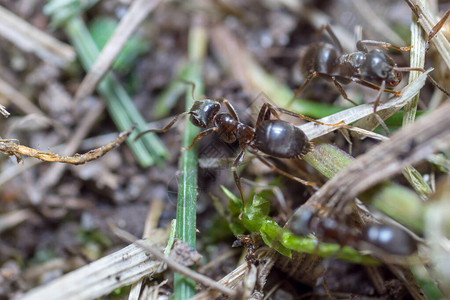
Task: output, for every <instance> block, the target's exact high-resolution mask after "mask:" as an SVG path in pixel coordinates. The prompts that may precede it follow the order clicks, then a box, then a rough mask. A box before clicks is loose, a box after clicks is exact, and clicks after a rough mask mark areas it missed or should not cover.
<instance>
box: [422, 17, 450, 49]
mask: <svg viewBox="0 0 450 300" xmlns="http://www.w3.org/2000/svg"><path fill="white" fill-rule="evenodd" d="M449 16H450V9H449V10H447V11H446V12H445V14H444V16H443V17H442V19H440V20H439V22H437V23H436V25H434V26H433V28H431V31H430V33H429V34H428V39H427V44H426V46H425V51H428V49H429V48H430V43H431V40H432V39H433V38H434V36H435V35H436V34H437V33H438V32H439V30H441V28H442V26H444V24H445V21H447V19H448V17H449Z"/></svg>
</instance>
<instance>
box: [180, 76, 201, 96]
mask: <svg viewBox="0 0 450 300" xmlns="http://www.w3.org/2000/svg"><path fill="white" fill-rule="evenodd" d="M179 80H180V81H182V82H184V83H186V84H189V85H190V86H192V90H191V95H192V99H194V101H198V100H197V99H195V87H196V85H195V82H193V81H190V80H186V79H184V78H179Z"/></svg>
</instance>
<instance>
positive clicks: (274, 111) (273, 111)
mask: <svg viewBox="0 0 450 300" xmlns="http://www.w3.org/2000/svg"><path fill="white" fill-rule="evenodd" d="M266 104H267V107H268V109H269V110H270V112H271V113H272V114H273V115H274V116H276V117H278V113H277V111H278V112H280V113H283V114H286V115H289V116H293V117H296V118H299V119H302V120H307V121H310V122H314V123H317V124H320V125H327V126H340V125H343V123H344V122H343V121H341V122H339V123H336V124H326V123H323V122H320V121H317V120H314V119H311V118H309V117H307V116H304V115H301V114H298V113H295V112H293V111H290V110H287V109H284V108H281V107H276V106H273V105H271V104H270V103H265V105H266Z"/></svg>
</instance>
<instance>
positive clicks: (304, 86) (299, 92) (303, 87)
mask: <svg viewBox="0 0 450 300" xmlns="http://www.w3.org/2000/svg"><path fill="white" fill-rule="evenodd" d="M317 76H319V73H317V72H313V73H311V74H309V75H308V77H307V78H306V80H305V82H304V83H303V85H302V86H301V87H299V88H298V89H296V90H295V92H294V96H292V98H291V100H289V102H288V104H287V107H290V106H291V105H292V102H294V100H295V98H297V96H298V95H300V94H301V93H302V92H303V90H304V89H305V88H306V87H307V86H308V84H309V83H310V82H311V80H313V78H315V77H317Z"/></svg>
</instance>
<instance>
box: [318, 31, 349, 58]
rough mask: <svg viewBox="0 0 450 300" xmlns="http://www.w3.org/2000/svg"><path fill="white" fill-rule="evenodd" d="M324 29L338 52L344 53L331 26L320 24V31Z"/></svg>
mask: <svg viewBox="0 0 450 300" xmlns="http://www.w3.org/2000/svg"><path fill="white" fill-rule="evenodd" d="M324 30H326V31H327V32H328V34H329V35H330V37H331V40H332V41H333V43H334V44H335V45H336V46H337V47H338V48H339V54H341V53H344V49H343V48H342V45H341V42H339V40H338V38H337V37H336V35H335V34H334V31H333V30H332V29H331V26H330V25H329V24H324V25H322V27H321V28H320V31H321V32H323V31H324Z"/></svg>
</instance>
